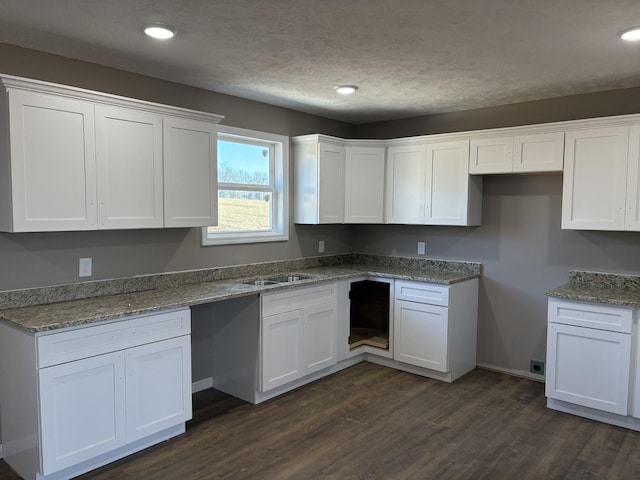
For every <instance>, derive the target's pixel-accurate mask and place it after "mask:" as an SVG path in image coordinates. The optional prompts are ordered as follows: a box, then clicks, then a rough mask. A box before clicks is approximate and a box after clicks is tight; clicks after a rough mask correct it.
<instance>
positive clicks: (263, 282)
mask: <svg viewBox="0 0 640 480" xmlns="http://www.w3.org/2000/svg"><path fill="white" fill-rule="evenodd" d="M242 283H244V284H245V285H257V286H259V287H264V286H266V285H278V284H279V283H280V282H276V281H274V280H266V279H259V280H247V281H246V282H242Z"/></svg>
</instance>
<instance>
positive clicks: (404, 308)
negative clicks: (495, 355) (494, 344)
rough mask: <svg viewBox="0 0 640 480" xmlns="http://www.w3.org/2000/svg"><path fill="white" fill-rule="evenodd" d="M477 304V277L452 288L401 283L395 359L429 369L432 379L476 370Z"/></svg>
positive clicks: (397, 290) (395, 320)
mask: <svg viewBox="0 0 640 480" xmlns="http://www.w3.org/2000/svg"><path fill="white" fill-rule="evenodd" d="M477 306H478V280H477V279H472V280H467V281H464V282H459V283H455V284H452V285H436V284H430V283H423V282H411V281H404V280H397V281H396V282H395V302H394V318H393V324H394V327H393V328H394V335H393V338H394V340H393V344H394V345H393V358H394V360H395V361H397V362H400V363H401V364H407V365H413V366H416V367H420V368H424V369H428V370H429V371H430V372H433V375H427V376H433V377H434V378H439V379H441V380H445V381H453V380H455V379H456V378H458V377H460V376H462V375H464V374H465V373H467V372H469V371H470V370H473V369H474V368H475V367H476V334H477V308H478V307H477ZM416 373H423V372H416ZM427 373H428V372H427Z"/></svg>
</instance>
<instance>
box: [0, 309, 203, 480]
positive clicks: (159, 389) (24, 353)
mask: <svg viewBox="0 0 640 480" xmlns="http://www.w3.org/2000/svg"><path fill="white" fill-rule="evenodd" d="M190 333H191V320H190V311H189V310H188V309H186V310H177V311H170V312H162V313H157V314H152V315H146V316H141V317H130V318H126V319H123V320H118V321H114V322H109V323H106V324H105V323H101V324H94V325H93V326H86V325H85V326H82V327H79V328H71V329H67V330H64V331H60V332H46V333H43V334H36V335H33V334H30V333H28V332H24V331H18V330H15V329H13V328H12V327H10V326H8V325H5V324H0V339H1V340H2V341H1V342H0V343H1V345H0V346H1V347H2V348H1V349H0V380H2V381H3V382H5V381H6V380H7V378H10V379H11V384H12V385H13V390H12V391H4V390H3V391H2V392H0V403H1V404H2V411H1V412H0V413H1V415H2V418H1V420H2V427H3V429H2V434H3V438H2V440H3V450H4V452H3V453H4V458H5V460H6V461H7V463H8V464H9V465H11V466H12V468H13V469H14V470H15V471H16V472H17V473H18V474H19V475H20V476H22V477H23V478H25V479H29V480H32V479H38V480H46V479H61V478H70V477H74V476H77V475H80V474H82V473H84V472H87V471H90V470H92V469H95V468H97V467H99V466H102V465H104V464H106V463H109V462H112V461H114V460H117V459H119V458H122V457H123V456H125V455H129V454H131V453H134V452H135V451H138V450H141V449H142V448H145V447H147V446H150V445H152V444H154V443H158V442H160V441H163V440H166V439H168V438H170V437H172V436H175V435H177V434H179V433H182V432H184V424H185V422H186V421H187V420H189V419H190V418H191V407H192V405H191V335H190ZM29 358H35V359H36V363H35V364H34V363H33V362H31V361H29V360H28V359H29ZM15 362H19V364H20V367H18V368H16V363H15ZM7 364H10V365H11V367H10V368H2V366H3V365H7ZM34 418H35V419H38V420H37V421H35V422H34V421H33V419H34ZM5 426H6V428H5Z"/></svg>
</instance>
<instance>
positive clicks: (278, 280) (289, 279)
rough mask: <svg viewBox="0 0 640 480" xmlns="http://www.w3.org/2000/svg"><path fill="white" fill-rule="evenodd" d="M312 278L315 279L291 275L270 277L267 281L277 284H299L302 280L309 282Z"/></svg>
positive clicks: (295, 274)
mask: <svg viewBox="0 0 640 480" xmlns="http://www.w3.org/2000/svg"><path fill="white" fill-rule="evenodd" d="M310 278H313V277H312V276H311V275H300V274H297V273H290V274H284V275H278V276H277V277H269V278H267V280H268V281H270V282H276V283H294V282H299V281H301V280H308V279H310Z"/></svg>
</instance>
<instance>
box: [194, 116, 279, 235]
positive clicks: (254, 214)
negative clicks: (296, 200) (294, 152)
mask: <svg viewBox="0 0 640 480" xmlns="http://www.w3.org/2000/svg"><path fill="white" fill-rule="evenodd" d="M288 158H289V138H288V137H285V136H282V135H274V134H270V133H263V132H255V131H252V130H244V129H241V128H234V127H227V126H224V125H219V126H218V225H217V226H215V227H205V228H203V229H202V244H203V245H221V244H227V243H254V242H276V241H283V240H288V239H289V232H288V192H287V183H288V180H287V167H286V165H287V164H288Z"/></svg>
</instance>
